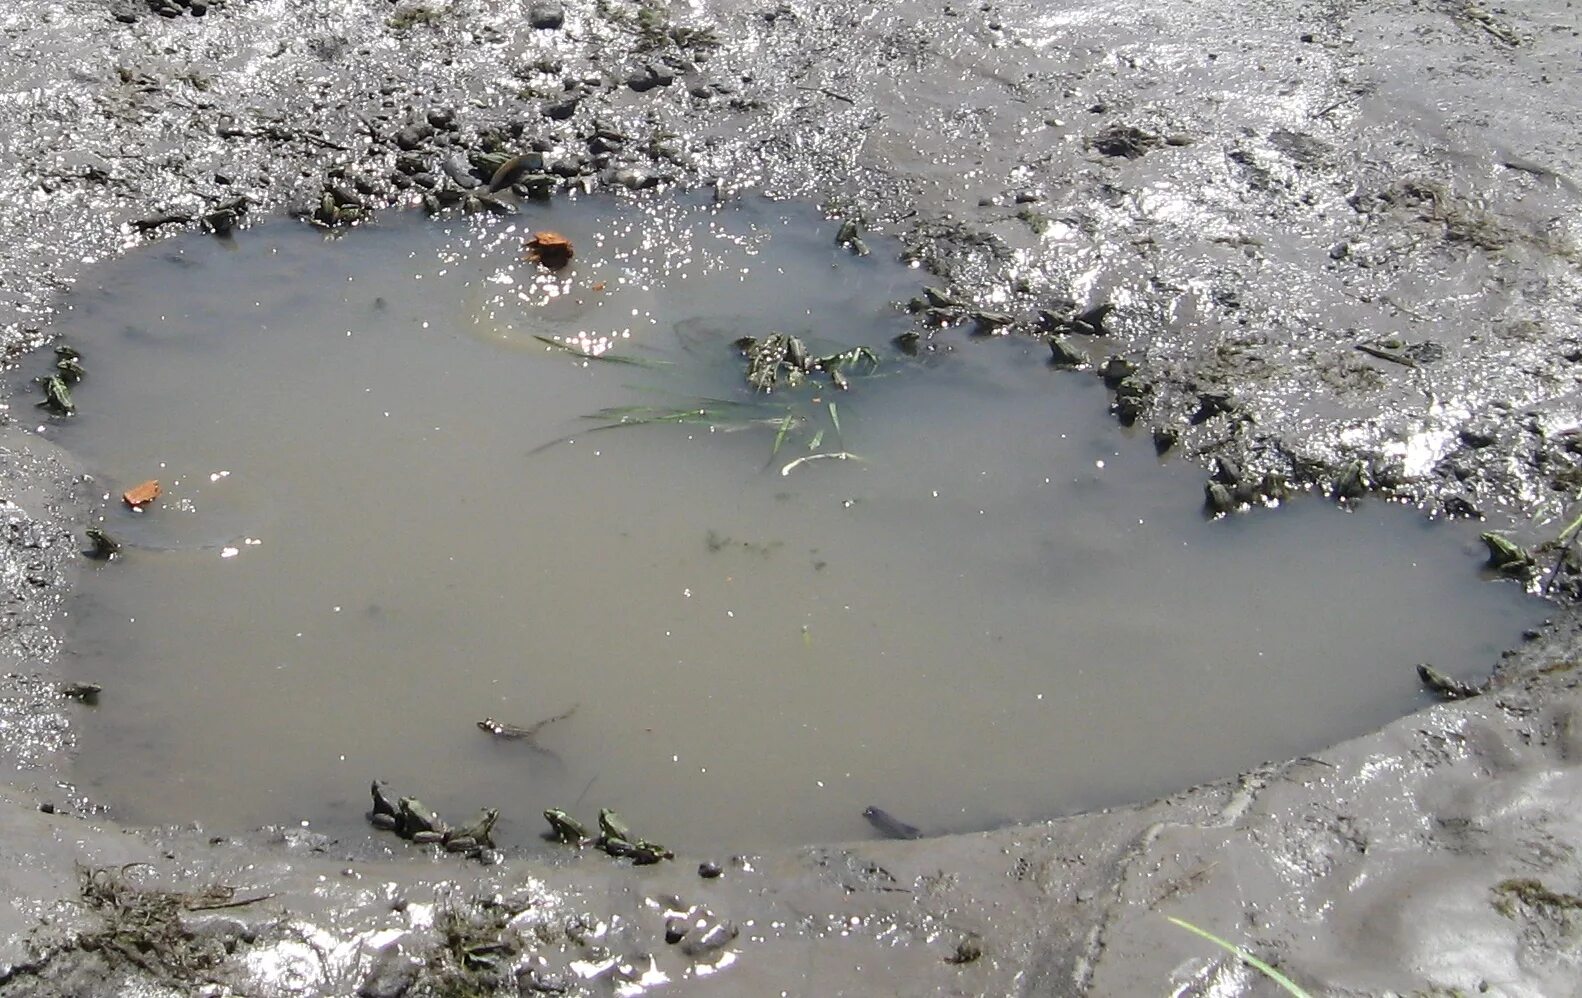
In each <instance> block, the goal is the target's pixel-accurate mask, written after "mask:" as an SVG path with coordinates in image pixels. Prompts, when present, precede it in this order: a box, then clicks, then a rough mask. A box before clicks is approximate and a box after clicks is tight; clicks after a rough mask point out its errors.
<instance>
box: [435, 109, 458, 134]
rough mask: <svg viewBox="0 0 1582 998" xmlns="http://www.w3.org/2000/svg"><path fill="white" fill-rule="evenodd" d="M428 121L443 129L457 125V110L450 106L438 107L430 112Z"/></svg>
mask: <svg viewBox="0 0 1582 998" xmlns="http://www.w3.org/2000/svg"><path fill="white" fill-rule="evenodd" d="M428 123H429V124H430V125H433V126H434V127H435V128H438V129H440V130H441V131H450V130H451V129H452V128H455V127H456V112H455V111H453V110H451V109H450V108H448V107H437V108H435V109H434V110H432V111H430V112H429V113H428Z"/></svg>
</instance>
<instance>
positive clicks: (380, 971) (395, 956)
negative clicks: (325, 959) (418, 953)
mask: <svg viewBox="0 0 1582 998" xmlns="http://www.w3.org/2000/svg"><path fill="white" fill-rule="evenodd" d="M421 967H422V963H421V961H418V960H415V959H413V958H412V957H409V956H407V955H406V954H405V953H402V952H401V948H400V946H398V945H394V944H392V945H389V946H386V947H385V948H384V949H382V950H380V951H379V954H378V956H375V957H374V959H373V964H372V966H370V967H369V968H368V975H367V976H366V977H364V978H363V982H362V984H360V985H358V987H357V998H401V996H402V995H405V994H406V993H407V992H408V991H410V990H411V989H412V985H414V984H416V983H417V975H418V970H419V969H420V968H421Z"/></svg>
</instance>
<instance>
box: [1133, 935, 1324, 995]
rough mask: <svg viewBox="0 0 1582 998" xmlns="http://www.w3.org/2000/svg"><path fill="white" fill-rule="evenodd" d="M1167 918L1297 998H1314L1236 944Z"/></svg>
mask: <svg viewBox="0 0 1582 998" xmlns="http://www.w3.org/2000/svg"><path fill="white" fill-rule="evenodd" d="M1165 917H1166V918H1168V919H1169V920H1170V921H1171V922H1172V923H1174V924H1176V925H1179V926H1180V927H1181V928H1183V929H1186V930H1187V931H1188V932H1191V933H1193V934H1195V935H1198V936H1202V937H1203V938H1204V939H1207V940H1208V941H1209V942H1211V943H1213V944H1214V945H1215V946H1218V947H1219V948H1220V949H1223V950H1224V951H1225V952H1227V953H1229V954H1231V955H1232V956H1234V957H1236V959H1238V960H1240V961H1242V962H1243V963H1246V964H1248V965H1249V966H1251V967H1253V968H1254V969H1256V970H1258V971H1260V972H1262V973H1263V974H1265V975H1267V976H1268V977H1269V979H1270V980H1272V981H1274V983H1276V984H1278V985H1280V987H1282V988H1284V989H1285V990H1286V992H1287V993H1288V994H1292V995H1295V996H1296V998H1312V996H1311V995H1309V994H1308V993H1307V992H1306V991H1303V990H1302V989H1301V988H1300V987H1299V986H1298V985H1297V983H1296V982H1295V981H1293V980H1291V979H1290V978H1289V977H1287V976H1285V975H1284V974H1282V973H1280V972H1279V971H1278V970H1275V969H1274V968H1273V967H1271V966H1269V964H1267V963H1265V962H1263V961H1262V960H1260V959H1258V958H1257V957H1255V956H1253V955H1252V954H1251V953H1249V952H1247V951H1246V950H1244V949H1242V948H1241V947H1240V946H1237V945H1236V944H1235V943H1232V942H1227V941H1226V940H1224V939H1221V938H1220V937H1219V936H1216V935H1215V934H1214V933H1212V932H1210V931H1208V930H1207V929H1202V928H1199V927H1197V926H1196V925H1193V924H1192V923H1191V922H1189V921H1187V920H1186V919H1184V918H1176V917H1175V916H1173V915H1166V916H1165Z"/></svg>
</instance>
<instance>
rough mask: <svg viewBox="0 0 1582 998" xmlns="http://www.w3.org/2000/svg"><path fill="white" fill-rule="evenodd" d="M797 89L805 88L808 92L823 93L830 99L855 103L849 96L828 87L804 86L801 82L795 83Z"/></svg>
mask: <svg viewBox="0 0 1582 998" xmlns="http://www.w3.org/2000/svg"><path fill="white" fill-rule="evenodd" d="M797 89H798V90H806V91H808V92H809V93H815V94H823V95H824V96H825V97H828V98H830V99H831V100H838V101H845V102H846V103H847V104H856V103H857V102H856V101H855V100H853V99H852V98H850V97H847V96H846V95H845V94H840V93H836V92H835V91H833V90H831V89H829V88H828V87H804V86H802V85H801V84H798V85H797Z"/></svg>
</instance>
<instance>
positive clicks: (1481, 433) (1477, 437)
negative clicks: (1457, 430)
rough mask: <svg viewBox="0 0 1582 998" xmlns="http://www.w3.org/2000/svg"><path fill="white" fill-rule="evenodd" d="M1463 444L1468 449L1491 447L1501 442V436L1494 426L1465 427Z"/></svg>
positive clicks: (1462, 436)
mask: <svg viewBox="0 0 1582 998" xmlns="http://www.w3.org/2000/svg"><path fill="white" fill-rule="evenodd" d="M1460 435H1461V442H1462V443H1464V444H1466V445H1467V446H1468V447H1474V448H1476V447H1490V446H1493V445H1494V444H1495V443H1496V442H1498V441H1499V439H1500V438H1499V434H1497V433H1496V432H1495V431H1494V428H1493V427H1492V426H1463V427H1462V428H1461V434H1460Z"/></svg>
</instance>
